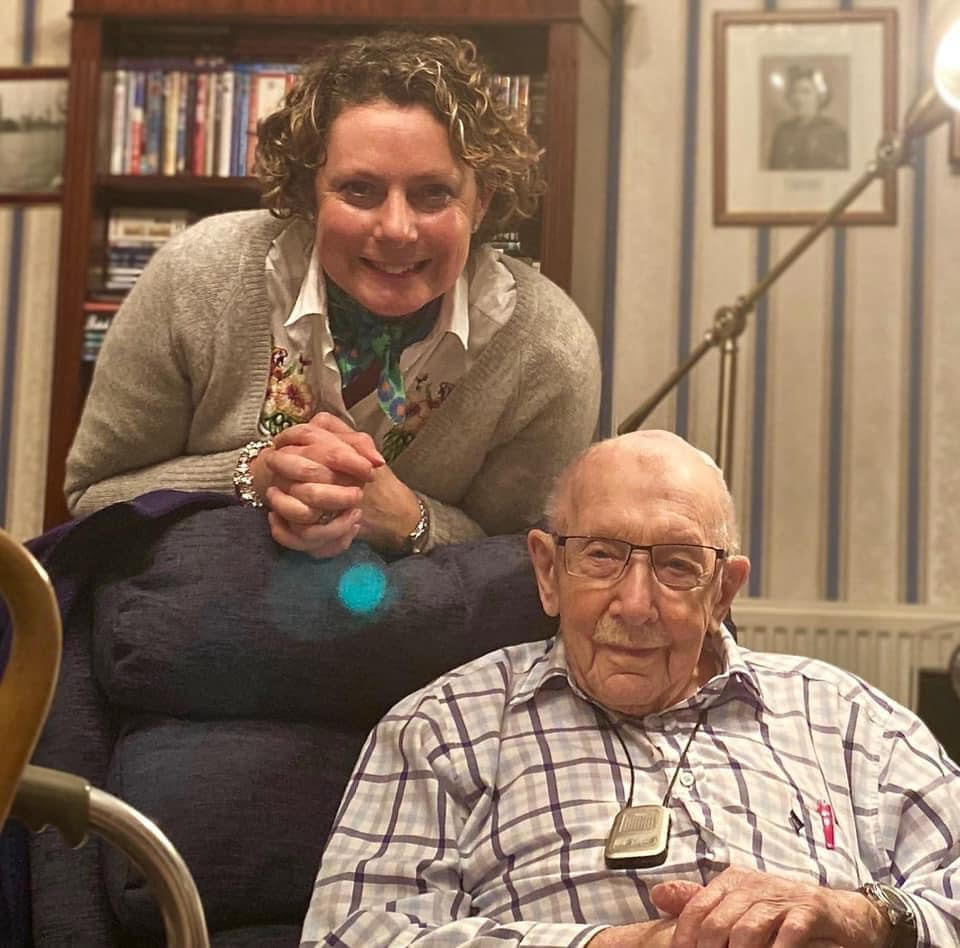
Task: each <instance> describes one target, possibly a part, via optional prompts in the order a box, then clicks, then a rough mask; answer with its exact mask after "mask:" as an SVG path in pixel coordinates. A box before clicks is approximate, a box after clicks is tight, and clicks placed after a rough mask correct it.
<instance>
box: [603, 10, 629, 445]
mask: <svg viewBox="0 0 960 948" xmlns="http://www.w3.org/2000/svg"><path fill="white" fill-rule="evenodd" d="M624 15H625V13H624V9H623V7H620V6H618V7H617V9H616V10H615V11H614V13H613V39H612V41H611V44H610V49H611V62H610V147H609V150H608V155H609V156H610V157H609V159H608V165H607V228H606V235H605V240H606V245H607V246H606V263H605V266H604V274H603V339H602V340H601V342H600V420H599V426H600V430H599V435H600V437H601V438H609V437H610V435H611V434H612V433H613V428H614V425H613V417H612V413H613V345H614V339H615V333H614V318H615V314H616V305H617V232H618V230H619V225H620V214H619V209H620V150H621V148H622V135H621V132H622V123H623V43H624V36H623V18H624Z"/></svg>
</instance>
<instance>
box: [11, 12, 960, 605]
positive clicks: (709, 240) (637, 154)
mask: <svg viewBox="0 0 960 948" xmlns="http://www.w3.org/2000/svg"><path fill="white" fill-rule="evenodd" d="M8 2H12V7H13V10H12V15H11V16H9V17H8V19H7V23H8V24H13V27H14V28H13V29H12V30H7V31H6V32H5V33H4V34H3V35H0V65H20V64H29V63H33V64H38V65H40V64H42V65H61V64H65V63H66V61H67V56H68V49H69V36H68V33H69V19H68V11H69V6H70V0H8ZM957 5H958V4H957V0H856V2H855V3H851V2H850V0H841V2H831V0H778V2H773V0H683V2H681V0H634V2H633V3H632V4H630V6H629V9H628V11H627V14H626V16H625V20H624V25H623V29H624V44H623V71H624V80H623V87H622V109H623V118H622V124H621V127H620V129H619V134H620V153H619V166H620V186H619V194H620V202H619V208H618V215H617V216H618V233H617V246H618V250H617V259H616V280H615V284H616V307H615V314H614V315H615V319H614V335H613V345H612V347H611V349H612V351H611V352H610V353H609V354H608V356H609V358H608V365H609V374H608V377H607V379H606V380H605V387H606V390H607V392H608V404H609V405H610V415H611V422H612V426H613V427H615V426H616V424H618V423H619V422H620V421H621V420H622V419H623V418H625V417H626V415H627V414H629V412H630V411H631V410H632V409H633V408H635V407H636V405H637V404H639V402H640V401H642V400H643V399H644V398H645V397H646V396H647V395H648V394H649V393H650V392H651V391H652V389H653V388H654V387H655V386H656V385H657V384H658V383H659V382H660V380H661V379H662V378H663V377H664V376H665V375H666V374H667V372H669V371H670V370H671V369H672V368H673V367H674V366H675V365H676V364H677V362H678V360H679V359H681V358H682V357H683V355H684V354H685V353H686V352H687V351H688V350H689V348H690V347H691V345H693V344H695V343H696V342H697V341H698V340H699V338H700V336H701V334H702V333H703V332H704V331H705V330H706V328H707V327H708V326H709V324H710V322H711V319H712V315H713V312H714V311H715V310H716V308H717V307H718V306H720V305H723V304H726V303H729V302H732V301H733V300H734V299H735V298H736V296H737V295H738V294H739V293H742V292H743V291H744V290H746V289H747V288H749V287H750V286H751V285H752V284H753V283H754V282H755V281H756V279H757V278H758V276H759V275H760V274H762V273H763V272H764V271H765V269H766V268H767V267H768V266H769V265H770V263H771V262H774V261H776V260H777V259H778V258H779V257H780V256H781V255H782V254H783V253H785V252H786V250H787V249H789V247H790V246H791V245H792V243H793V242H794V241H795V240H796V239H797V238H798V236H799V234H800V233H801V231H799V230H797V229H791V228H751V227H724V228H716V227H714V226H713V223H712V82H713V76H712V53H711V37H712V17H713V13H714V11H715V10H718V9H723V10H762V9H781V10H801V9H823V8H824V7H829V6H832V7H844V6H856V7H857V8H865V7H871V6H874V7H890V6H893V7H896V8H897V10H898V13H899V36H900V61H899V64H898V85H899V107H898V114H902V112H903V109H904V108H905V106H906V104H907V102H908V101H909V100H910V98H911V97H912V95H913V92H914V91H915V90H916V88H917V87H918V83H919V82H920V81H921V80H922V78H923V73H924V64H925V63H926V62H927V60H928V58H929V46H930V44H931V38H930V34H931V31H932V30H934V29H935V28H936V27H937V26H938V25H942V23H943V21H944V18H945V17H946V15H947V14H948V13H949V12H950V10H951V9H953V8H954V7H956V6H957ZM958 12H960V11H958ZM945 152H946V140H945V132H944V131H943V130H940V131H938V132H936V133H934V135H932V136H931V137H930V138H929V139H928V140H927V142H926V143H925V147H924V148H923V150H922V158H921V161H920V164H919V167H918V169H917V171H916V172H913V171H910V170H902V171H901V172H900V177H899V192H898V205H899V207H898V220H899V223H898V225H897V226H895V227H862V228H856V227H854V228H847V229H840V230H836V231H833V232H830V233H828V234H826V235H824V236H822V237H821V238H820V240H819V241H818V243H816V244H815V245H814V246H813V247H812V248H810V249H809V250H808V251H807V253H806V255H805V256H804V257H803V258H802V259H801V260H800V261H799V262H798V263H797V264H795V266H794V267H793V268H792V269H791V270H790V271H789V272H788V273H787V274H786V275H785V276H784V277H783V278H782V279H781V280H780V282H779V283H778V285H777V286H776V287H775V288H774V290H773V291H772V292H771V293H770V294H769V296H768V297H767V299H765V300H764V301H762V302H761V303H760V305H758V307H757V310H756V312H755V313H754V314H753V315H752V316H751V317H750V325H749V328H748V330H747V332H746V333H745V334H744V335H743V337H742V338H741V355H740V371H739V377H738V406H737V418H736V446H735V458H734V475H733V487H734V494H735V497H736V500H737V504H738V508H739V510H740V512H741V520H742V523H741V526H742V532H743V537H744V546H745V549H746V551H747V552H748V553H749V554H750V556H751V558H752V560H753V564H754V571H753V576H752V578H751V585H750V592H751V594H753V595H757V596H765V597H770V598H779V599H826V600H835V599H840V600H849V601H862V602H870V603H873V604H879V603H896V602H919V603H928V604H930V605H932V606H936V607H938V608H939V607H948V606H950V607H955V606H957V605H960V583H958V577H960V543H958V541H957V537H958V536H960V421H958V412H957V411H956V409H955V407H954V406H956V405H957V404H960V373H958V372H957V370H956V368H955V366H956V365H957V364H960V319H958V318H957V316H956V313H957V311H958V309H960V306H958V303H957V301H958V300H960V266H958V265H957V263H958V259H957V257H958V252H957V250H956V247H957V246H958V240H957V230H958V225H957V223H956V222H957V221H960V176H958V175H953V174H951V173H950V170H949V167H948V165H947V161H946V154H945ZM869 157H870V156H868V155H865V156H863V161H864V163H865V162H866V161H867V160H868V159H869ZM58 229H59V215H58V211H57V209H56V207H36V208H29V207H28V208H22V209H16V208H8V207H4V208H2V209H0V353H2V365H0V523H2V524H3V525H4V526H5V527H6V528H7V529H9V530H11V531H12V532H13V533H14V534H15V535H17V536H21V537H26V536H30V535H33V534H35V533H37V532H38V531H39V530H40V526H41V522H42V519H41V509H40V508H41V504H42V495H43V479H44V467H45V458H44V454H45V446H46V419H47V416H48V412H49V405H50V398H51V395H50V392H51V388H52V386H51V379H50V366H51V361H52V344H53V317H54V301H55V293H56V247H57V242H58ZM717 366H718V359H717V355H716V353H711V354H709V355H708V356H707V357H706V358H705V359H704V360H703V361H702V362H701V364H700V365H699V366H698V367H697V368H696V369H695V371H694V373H693V375H692V377H691V378H690V380H689V383H688V384H687V385H685V386H683V387H682V388H681V390H680V392H679V393H678V396H677V397H675V398H670V399H668V400H667V401H666V402H665V403H664V405H662V406H661V407H660V408H659V409H658V411H657V412H656V413H655V415H654V416H653V418H652V419H651V420H650V422H649V424H651V425H653V424H656V425H661V426H664V427H670V428H675V430H677V431H680V432H681V433H684V434H686V435H687V436H688V437H690V438H691V440H693V441H694V442H695V443H697V444H699V445H701V446H702V447H704V448H705V449H707V450H710V451H712V450H713V446H714V423H715V422H714V415H715V403H716V387H717Z"/></svg>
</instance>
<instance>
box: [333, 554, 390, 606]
mask: <svg viewBox="0 0 960 948" xmlns="http://www.w3.org/2000/svg"><path fill="white" fill-rule="evenodd" d="M386 591H387V574H386V573H385V572H384V571H383V569H381V567H379V566H376V565H374V564H373V563H357V564H356V565H354V566H351V567H350V568H349V569H348V570H346V571H345V572H344V573H343V575H342V576H341V577H340V582H339V583H338V584H337V596H338V597H339V598H340V602H342V603H343V605H344V607H345V608H346V609H349V610H350V612H355V613H359V614H360V615H367V614H369V613H371V612H373V611H375V610H376V608H377V607H378V606H379V605H380V603H382V602H383V597H384V595H385V594H386Z"/></svg>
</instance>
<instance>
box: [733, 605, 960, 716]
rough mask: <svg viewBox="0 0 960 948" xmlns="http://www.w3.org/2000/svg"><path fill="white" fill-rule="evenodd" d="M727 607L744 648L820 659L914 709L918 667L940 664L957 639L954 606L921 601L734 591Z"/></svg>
mask: <svg viewBox="0 0 960 948" xmlns="http://www.w3.org/2000/svg"><path fill="white" fill-rule="evenodd" d="M732 611H733V618H734V621H735V622H736V624H737V630H738V637H739V640H740V642H741V643H742V644H743V645H745V646H746V647H747V648H750V649H753V650H754V651H758V652H787V653H789V654H791V655H807V656H809V657H811V658H820V659H823V660H824V661H827V662H831V663H832V664H834V665H838V666H840V668H845V669H847V671H851V672H853V673H854V674H856V675H859V676H860V677H861V678H863V679H865V680H866V681H868V682H869V683H870V684H872V685H875V686H876V687H878V688H880V689H881V690H882V691H884V692H886V693H887V694H888V695H889V696H890V697H891V698H893V699H894V700H896V701H899V702H900V703H901V704H904V705H906V706H907V707H908V708H913V709H914V710H916V707H917V672H918V671H919V670H920V669H921V668H933V669H938V670H940V671H942V670H944V669H946V667H947V663H948V662H949V660H950V656H951V654H952V653H953V650H954V649H955V648H957V647H958V646H960V613H946V612H938V611H936V610H931V609H928V608H927V607H925V606H902V605H891V606H889V607H887V608H879V609H871V608H864V607H863V606H862V605H857V604H855V603H845V602H789V601H782V600H774V599H738V600H736V601H735V602H734V604H733V610H732Z"/></svg>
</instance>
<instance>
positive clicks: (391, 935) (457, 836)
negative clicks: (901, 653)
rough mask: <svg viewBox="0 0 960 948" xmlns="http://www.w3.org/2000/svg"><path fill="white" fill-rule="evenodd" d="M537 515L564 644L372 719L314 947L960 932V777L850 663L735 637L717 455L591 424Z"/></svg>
mask: <svg viewBox="0 0 960 948" xmlns="http://www.w3.org/2000/svg"><path fill="white" fill-rule="evenodd" d="M548 514H549V521H550V526H551V532H549V533H547V532H543V531H540V530H533V531H531V533H530V535H529V540H528V544H529V549H530V555H531V557H532V559H533V563H534V568H535V570H536V574H537V582H538V584H539V589H540V598H541V601H542V603H543V606H544V609H545V610H546V611H547V612H548V613H550V614H551V615H559V616H560V632H559V635H558V637H557V638H556V639H555V640H552V641H549V642H547V643H542V642H541V643H536V644H529V645H522V646H516V647H511V648H507V649H503V650H501V651H498V652H495V653H492V654H490V655H488V656H486V657H484V658H482V659H479V660H477V661H474V662H471V663H470V664H468V665H465V666H463V667H461V668H459V669H457V670H456V671H453V672H451V673H450V674H448V675H445V676H444V677H442V678H441V679H439V680H438V681H436V682H434V683H433V684H431V685H429V686H428V687H426V688H424V689H422V690H421V691H419V692H417V693H416V694H414V695H412V696H410V697H409V698H407V699H405V700H404V701H402V702H401V703H400V704H399V705H397V706H396V707H395V708H394V709H393V711H392V712H390V713H389V714H388V715H387V716H386V717H385V718H384V720H383V721H382V722H381V723H380V725H379V726H378V727H377V728H376V730H375V731H374V732H373V734H372V735H371V737H370V739H369V740H368V742H367V745H366V747H365V749H364V750H363V753H362V754H361V757H360V761H359V763H358V765H357V768H356V771H355V773H354V776H353V778H352V780H351V782H350V784H349V786H348V788H347V791H346V794H345V796H344V799H343V803H342V806H341V809H340V813H339V815H338V818H337V822H336V825H335V827H334V830H333V832H332V835H331V837H330V841H329V843H328V846H327V849H326V852H325V854H324V857H323V863H322V865H321V868H320V874H319V877H318V879H317V884H316V888H315V891H314V895H313V900H312V903H311V906H310V911H309V913H308V915H307V918H306V922H305V926H304V932H303V945H317V944H323V945H351V946H358V948H369V946H377V945H405V944H409V943H411V942H416V943H417V944H424V945H442V946H453V945H467V944H469V945H491V946H492V945H524V946H534V945H536V946H544V945H551V946H560V945H570V946H574V945H576V946H584V945H588V944H589V946H590V948H615V946H624V948H625V946H641V945H643V946H654V948H656V946H668V945H670V946H674V948H694V946H697V948H713V946H718V948H720V946H726V945H729V946H731V948H753V946H757V948H766V946H771V945H772V946H774V948H789V946H800V945H806V946H811V945H816V946H822V948H826V946H834V948H835V946H838V945H839V946H844V948H870V946H891V945H897V946H901V945H917V946H936V948H946V946H951V945H953V946H955V945H960V833H958V827H960V771H958V769H957V767H956V765H955V764H954V763H952V762H951V761H950V760H949V759H948V758H947V757H946V755H945V754H944V752H943V751H942V749H941V748H940V747H939V746H938V744H937V742H936V741H935V740H934V738H933V737H932V736H931V735H930V733H929V732H928V730H927V729H926V728H925V727H924V726H923V724H922V723H921V722H920V721H919V720H918V719H917V718H916V717H915V716H914V715H913V714H911V713H910V712H909V711H907V710H905V709H904V708H902V707H899V706H898V705H895V704H894V703H893V702H892V701H890V700H889V699H887V698H886V697H884V696H883V695H882V694H879V693H878V692H876V691H875V690H874V689H872V688H870V687H869V686H868V685H866V684H864V683H863V682H861V681H859V680H858V679H856V678H854V677H853V676H852V675H849V674H847V673H845V672H842V671H840V670H839V669H836V668H833V667H831V666H829V665H825V664H823V663H822V662H816V661H810V660H805V659H802V658H795V657H790V656H786V655H769V654H754V653H751V652H748V651H746V650H745V649H742V648H739V647H738V646H737V644H736V642H735V641H734V639H733V637H732V636H731V635H730V633H729V631H728V630H727V629H726V628H725V627H724V626H723V623H722V619H723V617H724V616H725V614H726V612H727V609H728V607H729V605H730V602H731V601H732V599H733V598H734V596H735V595H736V593H737V591H738V590H739V589H740V588H741V586H742V585H743V583H744V581H745V580H746V578H747V574H748V572H749V562H748V560H747V559H746V557H744V556H740V555H738V554H737V552H736V551H737V533H736V526H735V522H734V513H733V504H732V501H731V499H730V496H729V493H728V492H727V490H726V487H725V485H724V484H723V479H722V477H721V475H720V473H719V471H718V470H717V468H716V466H715V465H714V464H713V462H712V461H710V459H709V458H708V457H707V456H706V455H704V454H702V453H701V452H699V451H696V450H695V449H693V448H692V447H690V446H689V445H688V444H687V443H686V442H684V441H683V440H681V439H680V438H678V437H676V436H675V435H671V434H668V433H666V432H640V433H635V434H632V435H627V436H625V437H622V438H617V439H613V440H610V441H606V442H601V443H600V444H597V445H594V446H593V447H592V448H590V449H588V450H587V451H586V452H585V453H584V454H583V455H582V456H581V457H580V458H578V459H577V460H576V461H575V462H574V463H573V464H572V465H571V467H570V468H569V469H568V471H567V472H566V473H565V474H564V475H563V476H562V477H561V478H560V480H559V482H558V484H557V486H556V489H555V491H554V494H553V497H552V499H551V504H550V507H549V510H548ZM424 634H430V630H426V629H425V630H424Z"/></svg>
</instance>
